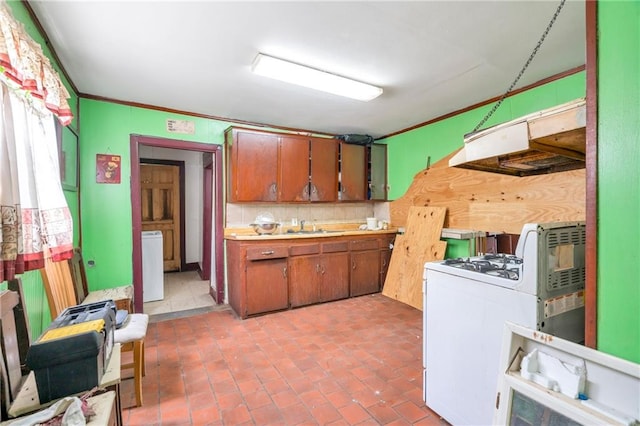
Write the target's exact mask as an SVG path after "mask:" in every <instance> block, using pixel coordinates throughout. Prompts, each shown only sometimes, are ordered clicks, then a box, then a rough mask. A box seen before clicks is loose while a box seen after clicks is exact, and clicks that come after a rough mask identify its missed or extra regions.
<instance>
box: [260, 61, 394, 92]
mask: <svg viewBox="0 0 640 426" xmlns="http://www.w3.org/2000/svg"><path fill="white" fill-rule="evenodd" d="M251 69H252V71H253V72H254V73H256V74H258V75H262V76H264V77H269V78H273V79H275V80H280V81H284V82H286V83H291V84H297V85H299V86H304V87H308V88H311V89H315V90H321V91H323V92H328V93H333V94H334V95H339V96H346V97H348V98H352V99H357V100H359V101H370V100H372V99H374V98H377V97H378V96H380V95H381V94H382V89H381V88H379V87H376V86H372V85H370V84H366V83H361V82H359V81H355V80H351V79H348V78H345V77H341V76H339V75H335V74H331V73H328V72H325V71H320V70H316V69H313V68H309V67H305V66H303V65H298V64H294V63H293V62H288V61H284V60H282V59H278V58H274V57H273V56H268V55H263V54H262V53H259V54H258V56H256V59H255V60H254V61H253V66H252V68H251Z"/></svg>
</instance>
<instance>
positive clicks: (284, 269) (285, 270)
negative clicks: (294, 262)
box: [282, 266, 287, 279]
mask: <svg viewBox="0 0 640 426" xmlns="http://www.w3.org/2000/svg"><path fill="white" fill-rule="evenodd" d="M282 276H283V277H284V279H287V267H286V266H285V267H284V268H282Z"/></svg>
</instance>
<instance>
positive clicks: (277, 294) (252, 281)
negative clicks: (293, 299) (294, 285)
mask: <svg viewBox="0 0 640 426" xmlns="http://www.w3.org/2000/svg"><path fill="white" fill-rule="evenodd" d="M288 307H289V292H288V281H287V259H286V258H282V259H265V260H251V261H249V262H247V306H246V308H247V309H246V315H256V314H262V313H265V312H271V311H278V310H281V309H287V308H288Z"/></svg>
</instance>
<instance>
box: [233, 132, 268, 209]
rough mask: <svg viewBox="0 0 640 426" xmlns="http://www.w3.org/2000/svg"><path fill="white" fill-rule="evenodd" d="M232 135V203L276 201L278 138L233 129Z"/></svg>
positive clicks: (266, 134)
mask: <svg viewBox="0 0 640 426" xmlns="http://www.w3.org/2000/svg"><path fill="white" fill-rule="evenodd" d="M232 135H233V137H232V140H231V141H230V150H231V155H230V157H231V167H230V168H229V171H230V173H231V175H230V191H229V192H230V193H229V197H230V199H231V201H276V200H277V199H278V183H277V180H278V137H277V136H276V135H273V134H268V133H259V132H245V131H238V130H235V129H234V130H233V131H232ZM228 143H229V141H228Z"/></svg>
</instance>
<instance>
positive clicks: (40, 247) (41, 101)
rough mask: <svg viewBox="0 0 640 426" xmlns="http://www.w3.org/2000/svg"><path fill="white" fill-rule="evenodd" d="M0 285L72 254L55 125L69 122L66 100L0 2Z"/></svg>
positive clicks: (52, 74)
mask: <svg viewBox="0 0 640 426" xmlns="http://www.w3.org/2000/svg"><path fill="white" fill-rule="evenodd" d="M0 68H1V71H2V72H1V74H0V225H1V228H0V282H1V281H4V280H8V279H12V278H13V277H14V276H15V274H21V273H23V272H25V271H28V270H33V269H38V268H41V267H43V266H44V249H45V247H47V248H48V251H49V252H50V253H51V256H52V258H53V259H54V260H62V259H66V258H70V257H71V255H72V254H73V224H72V220H71V214H70V212H69V208H68V207H67V203H66V200H65V198H64V194H63V192H62V185H61V183H60V170H59V162H58V142H57V138H56V130H55V123H54V120H56V119H58V120H59V121H60V122H61V123H62V124H63V125H67V124H68V123H70V122H71V119H72V118H73V117H72V115H71V112H70V109H69V106H68V103H67V98H68V97H69V94H68V93H67V91H66V89H65V88H64V86H63V85H62V83H61V82H60V79H59V77H58V75H57V73H56V72H55V71H54V70H53V69H52V68H51V66H50V64H49V61H48V59H47V58H46V57H45V56H44V55H43V54H42V51H41V49H40V46H39V45H38V44H37V43H35V42H34V41H33V40H32V39H31V38H30V37H29V36H28V35H27V34H26V32H25V31H24V29H23V28H22V26H21V25H20V24H19V23H18V22H17V21H15V20H14V18H13V16H12V15H11V12H10V10H9V8H8V6H7V4H6V3H5V2H2V3H0Z"/></svg>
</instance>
